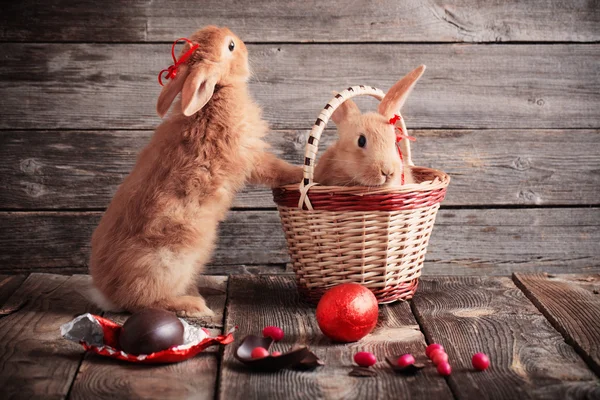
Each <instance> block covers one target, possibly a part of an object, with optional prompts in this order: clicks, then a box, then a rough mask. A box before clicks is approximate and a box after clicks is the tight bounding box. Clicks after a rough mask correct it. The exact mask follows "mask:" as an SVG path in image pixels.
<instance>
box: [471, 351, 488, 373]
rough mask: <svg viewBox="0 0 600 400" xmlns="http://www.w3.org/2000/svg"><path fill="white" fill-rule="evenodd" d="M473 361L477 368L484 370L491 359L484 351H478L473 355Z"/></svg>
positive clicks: (474, 366)
mask: <svg viewBox="0 0 600 400" xmlns="http://www.w3.org/2000/svg"><path fill="white" fill-rule="evenodd" d="M471 363H472V364H473V368H475V369H476V370H479V371H484V370H486V369H487V368H488V367H489V366H490V359H489V358H488V356H486V355H485V354H483V353H477V354H474V355H473V358H472V359H471Z"/></svg>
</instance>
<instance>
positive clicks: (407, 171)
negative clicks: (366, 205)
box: [314, 65, 425, 187]
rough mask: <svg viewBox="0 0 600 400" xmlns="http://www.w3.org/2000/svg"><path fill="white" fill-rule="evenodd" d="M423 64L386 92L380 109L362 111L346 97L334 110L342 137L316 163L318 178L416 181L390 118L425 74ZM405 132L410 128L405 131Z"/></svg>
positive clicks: (344, 182) (340, 182)
mask: <svg viewBox="0 0 600 400" xmlns="http://www.w3.org/2000/svg"><path fill="white" fill-rule="evenodd" d="M424 71H425V66H424V65H421V66H420V67H418V68H416V69H415V70H413V71H412V72H410V73H409V74H407V75H406V76H405V77H404V78H402V79H401V80H399V81H398V82H396V83H395V84H394V86H392V88H391V89H390V90H389V91H388V93H387V94H386V95H385V97H384V98H383V100H382V101H381V103H380V104H379V107H378V110H377V112H376V113H375V112H372V113H367V114H361V112H360V110H359V109H358V106H357V105H356V103H354V102H353V101H352V100H346V101H344V102H343V103H342V104H341V105H340V106H339V107H338V108H337V109H336V110H335V111H334V112H333V114H332V116H331V119H333V122H334V123H335V124H336V126H337V129H338V136H339V140H338V141H337V142H335V143H334V144H333V145H331V146H330V147H329V148H328V149H327V150H326V151H325V152H324V153H323V155H322V156H321V158H320V160H319V162H318V163H317V165H316V166H315V172H314V180H315V182H318V183H320V184H322V185H327V186H367V187H380V186H386V187H387V186H398V185H401V184H402V173H403V172H404V184H411V183H415V179H414V176H413V174H412V172H411V165H409V162H408V158H409V157H407V152H408V148H407V147H406V145H405V143H402V142H403V141H404V142H406V140H408V139H407V138H406V137H405V138H403V139H402V140H401V141H400V148H401V150H402V153H403V154H404V157H403V158H404V161H402V160H401V158H400V156H399V154H398V149H397V147H396V133H395V129H396V127H395V124H393V123H392V122H390V119H392V118H393V117H394V115H395V114H396V113H398V111H399V110H400V108H402V106H403V105H404V102H405V101H406V99H407V97H408V95H409V94H410V92H411V91H412V89H413V87H414V86H415V84H416V83H417V80H418V79H419V78H420V77H421V75H423V72H424ZM403 133H404V134H405V133H406V132H403Z"/></svg>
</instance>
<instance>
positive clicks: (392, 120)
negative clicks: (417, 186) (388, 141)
mask: <svg viewBox="0 0 600 400" xmlns="http://www.w3.org/2000/svg"><path fill="white" fill-rule="evenodd" d="M401 119H402V117H401V116H400V115H398V114H394V116H393V117H392V118H390V120H389V123H390V124H391V125H394V127H395V128H396V129H397V130H398V131H399V132H400V133H396V148H397V149H398V155H399V156H400V162H401V163H402V181H401V184H402V185H404V158H403V157H402V151H401V150H400V141H401V140H402V139H404V138H406V139H408V140H410V141H411V142H414V141H416V140H417V139H416V138H414V137H413V136H408V135H407V134H405V133H404V132H403V131H402V127H401V126H396V122H398V121H400V120H401Z"/></svg>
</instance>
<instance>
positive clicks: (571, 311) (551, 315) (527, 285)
mask: <svg viewBox="0 0 600 400" xmlns="http://www.w3.org/2000/svg"><path fill="white" fill-rule="evenodd" d="M513 280H514V281H515V284H516V285H517V286H518V287H519V288H520V289H521V290H523V292H524V293H525V295H526V296H527V297H528V298H529V300H531V301H532V302H533V304H535V306H536V307H537V308H538V309H539V310H540V311H541V312H542V313H543V314H544V316H546V318H548V320H549V321H550V322H551V323H552V325H553V326H554V328H556V330H558V331H559V332H560V333H561V334H562V335H563V336H564V338H565V340H566V341H567V343H569V344H570V345H571V346H573V347H575V349H576V350H577V352H578V353H579V354H580V355H581V356H582V357H583V359H584V360H585V361H586V362H587V363H588V365H589V366H590V368H592V369H593V370H594V372H596V375H598V376H600V275H599V274H596V275H548V274H522V273H516V274H513Z"/></svg>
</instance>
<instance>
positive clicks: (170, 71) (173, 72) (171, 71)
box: [158, 38, 200, 86]
mask: <svg viewBox="0 0 600 400" xmlns="http://www.w3.org/2000/svg"><path fill="white" fill-rule="evenodd" d="M181 41H185V42H188V43H189V44H190V46H192V47H191V48H190V49H189V50H188V51H186V52H185V54H184V55H182V56H181V58H179V60H178V59H177V58H176V57H175V46H177V43H179V42H181ZM198 47H200V45H199V44H198V43H196V44H194V43H192V41H191V40H189V39H186V38H179V39H177V40H176V41H174V42H173V45H172V46H171V57H173V65H170V66H169V68H167V69H163V70H162V71H160V72H159V73H158V83H160V86H164V84H163V82H162V76H163V73H165V72H166V73H167V75H166V76H165V79H173V78H175V77H176V76H177V68H178V67H179V66H180V65H181V64H183V63H184V62H186V61H187V59H188V58H190V56H191V55H192V54H193V53H194V51H196V49H197V48H198Z"/></svg>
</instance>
